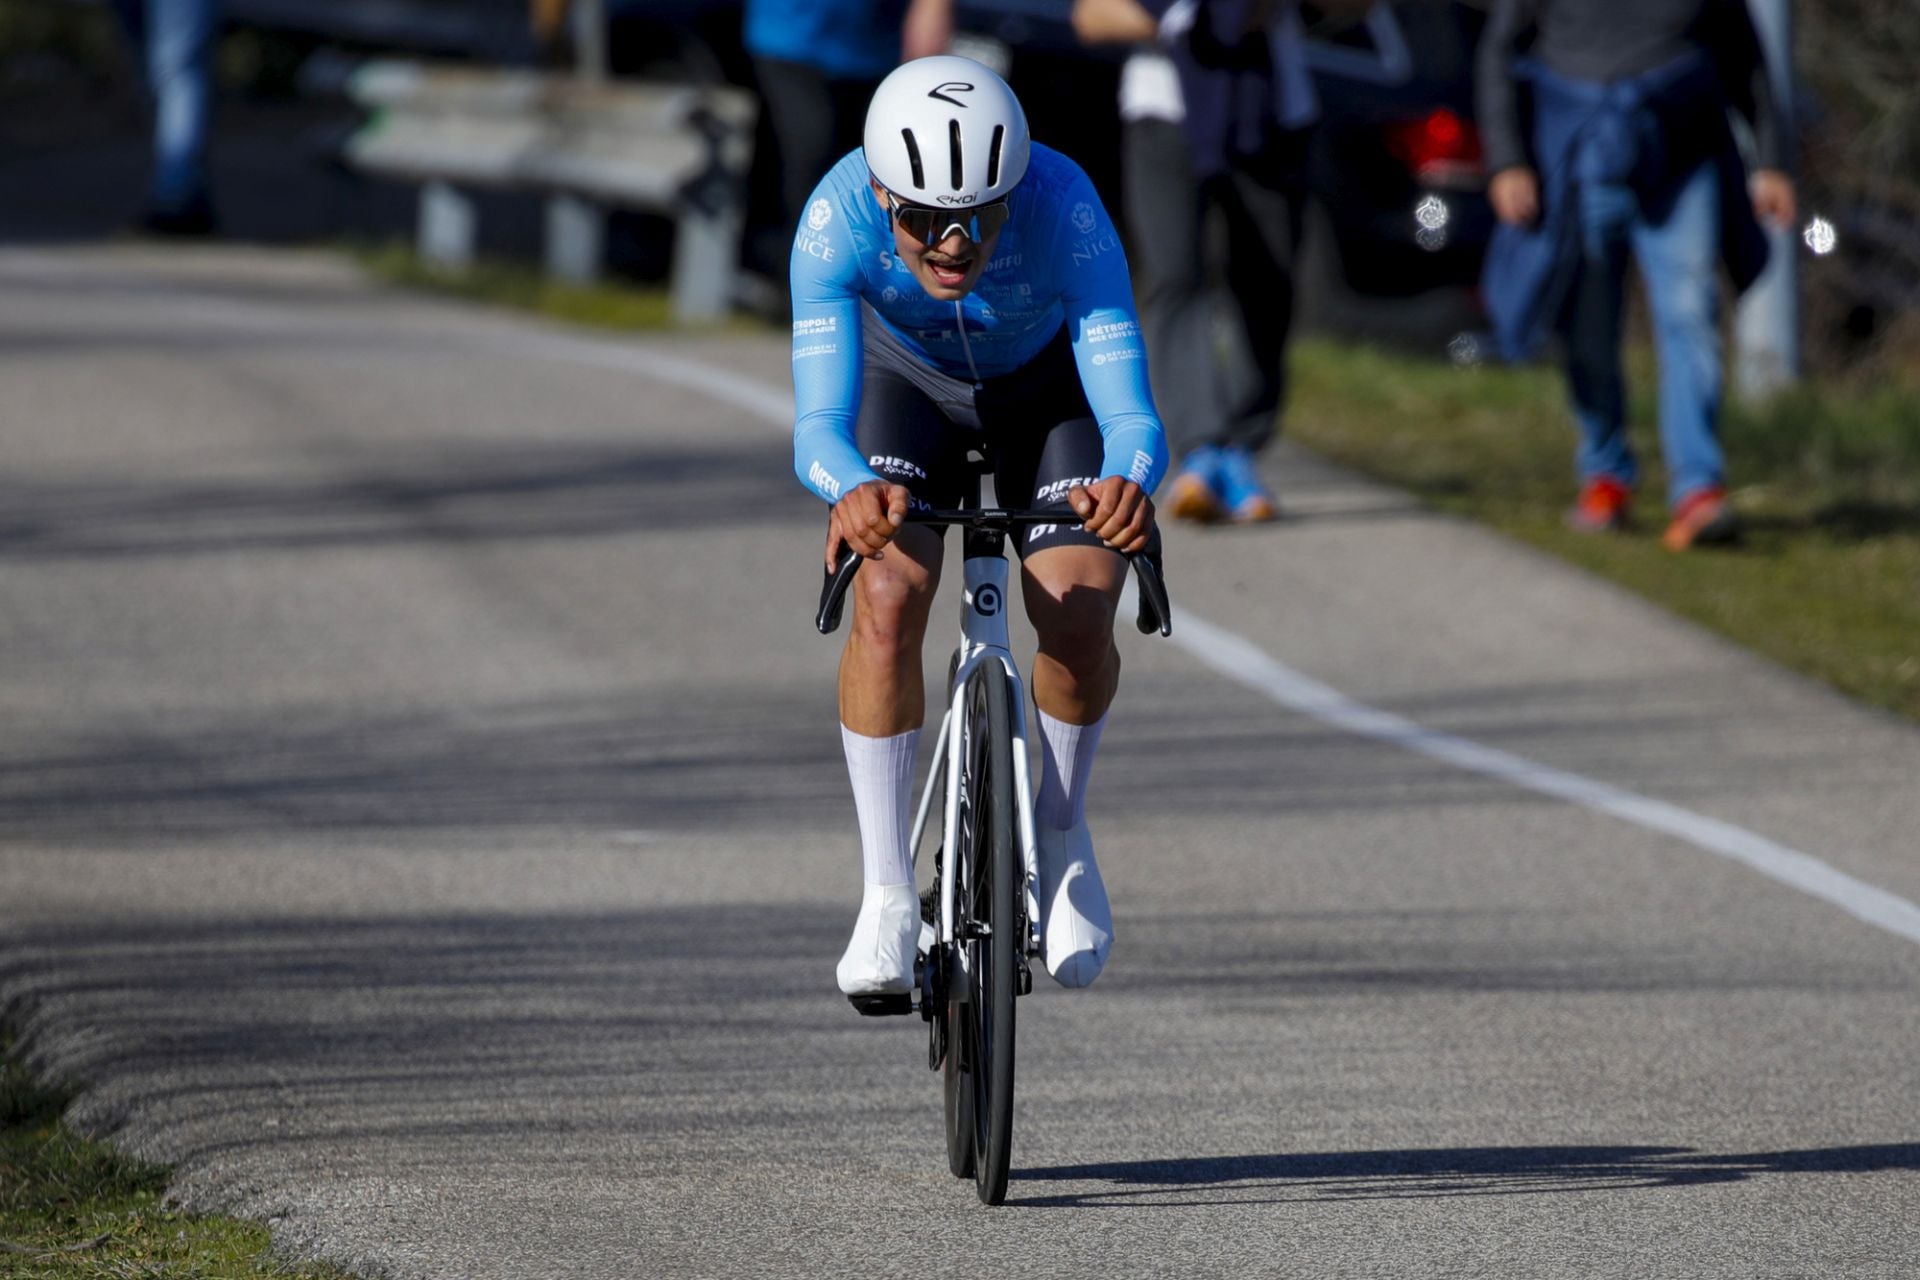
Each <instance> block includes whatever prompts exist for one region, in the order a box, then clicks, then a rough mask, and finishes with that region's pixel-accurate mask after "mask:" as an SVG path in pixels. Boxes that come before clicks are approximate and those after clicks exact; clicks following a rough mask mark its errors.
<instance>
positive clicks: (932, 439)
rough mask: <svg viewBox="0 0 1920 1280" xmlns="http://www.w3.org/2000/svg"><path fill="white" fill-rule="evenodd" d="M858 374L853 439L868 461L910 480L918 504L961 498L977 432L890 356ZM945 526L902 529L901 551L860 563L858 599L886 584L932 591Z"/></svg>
mask: <svg viewBox="0 0 1920 1280" xmlns="http://www.w3.org/2000/svg"><path fill="white" fill-rule="evenodd" d="M861 381H862V388H861V395H860V413H859V416H858V417H857V418H856V419H855V421H854V440H855V442H856V443H857V444H858V446H859V448H860V452H861V454H862V456H864V457H865V458H866V459H867V465H868V466H870V467H872V468H873V469H874V471H875V472H877V473H878V474H879V475H880V477H881V478H882V479H884V480H886V481H888V482H889V483H892V484H898V485H903V486H905V487H906V489H907V491H908V492H909V493H911V494H912V495H913V500H912V505H913V506H914V507H915V508H917V509H920V510H931V509H933V508H937V507H953V506H957V505H958V504H959V502H960V497H961V494H962V493H964V492H965V491H966V481H967V472H966V467H967V461H966V446H967V443H968V440H969V438H970V436H971V434H972V433H971V432H969V431H967V430H966V429H965V428H962V427H957V426H955V425H954V424H953V423H952V422H951V421H950V420H949V419H948V418H947V416H946V414H945V413H943V412H942V411H941V409H940V406H939V405H938V404H936V403H935V401H934V400H933V398H932V396H930V395H928V393H927V392H926V390H925V389H923V388H922V387H920V386H918V385H916V382H915V380H914V379H912V378H910V377H908V376H906V375H905V374H904V373H903V372H902V371H901V370H899V369H898V368H894V367H890V366H889V363H888V362H886V361H881V360H872V359H870V360H868V361H867V362H866V365H865V367H864V369H863V371H862V379H861ZM945 532H946V530H945V529H944V528H939V527H932V526H922V525H909V526H908V527H906V528H904V529H902V530H900V532H899V533H898V534H896V535H895V536H894V542H893V546H894V549H895V550H897V551H899V552H901V553H903V554H902V555H890V556H882V557H881V558H880V559H879V560H876V561H872V562H870V563H869V564H867V565H866V566H865V567H864V568H862V569H861V571H860V574H859V576H858V577H856V578H855V579H854V585H855V589H856V600H858V599H860V598H862V597H868V596H872V595H874V594H875V593H882V592H884V593H901V592H904V593H906V594H908V595H910V596H921V597H923V598H924V597H930V596H931V593H932V590H933V588H934V587H935V586H937V585H938V583H939V578H940V561H941V555H942V547H943V545H944V538H943V536H942V535H944V534H945ZM922 607H924V599H923V602H922Z"/></svg>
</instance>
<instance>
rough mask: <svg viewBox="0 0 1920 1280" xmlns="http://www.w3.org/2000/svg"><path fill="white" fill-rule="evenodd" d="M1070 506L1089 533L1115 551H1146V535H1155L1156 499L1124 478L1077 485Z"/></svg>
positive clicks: (1115, 477) (1068, 498)
mask: <svg viewBox="0 0 1920 1280" xmlns="http://www.w3.org/2000/svg"><path fill="white" fill-rule="evenodd" d="M1067 505H1068V506H1070V507H1072V508H1073V513H1074V514H1075V515H1077V516H1079V517H1080V519H1081V521H1082V523H1083V524H1084V525H1085V526H1086V530H1087V532H1088V533H1091V534H1093V535H1094V536H1095V537H1097V538H1099V539H1100V541H1102V542H1104V543H1106V544H1107V545H1108V546H1110V547H1112V548H1113V549H1114V550H1115V551H1119V552H1122V553H1124V554H1127V555H1132V554H1133V553H1134V552H1136V551H1145V550H1146V549H1147V535H1148V534H1150V533H1152V532H1153V499H1151V498H1149V497H1148V496H1147V493H1146V490H1144V489H1142V488H1141V487H1140V486H1139V485H1137V484H1135V483H1134V482H1133V481H1131V480H1129V479H1127V478H1126V477H1125V476H1108V477H1107V478H1106V479H1105V480H1100V481H1096V482H1095V483H1093V484H1090V485H1086V484H1077V485H1075V486H1073V488H1072V490H1071V491H1069V492H1068V494H1067Z"/></svg>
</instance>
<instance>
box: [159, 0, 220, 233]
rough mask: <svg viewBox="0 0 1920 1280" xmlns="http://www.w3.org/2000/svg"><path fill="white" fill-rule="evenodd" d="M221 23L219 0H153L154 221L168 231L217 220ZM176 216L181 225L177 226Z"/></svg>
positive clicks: (185, 228) (193, 227)
mask: <svg viewBox="0 0 1920 1280" xmlns="http://www.w3.org/2000/svg"><path fill="white" fill-rule="evenodd" d="M219 25H220V12H219V4H218V2H217V0H147V13H146V32H145V34H146V61H147V78H148V81H149V83H150V84H151V87H152V91H153V99H154V126H153V147H154V168H153V180H152V184H151V189H150V195H149V220H150V221H151V222H153V223H155V224H156V225H157V226H159V228H160V229H162V230H166V229H179V230H204V229H207V226H210V224H211V214H210V211H209V209H208V201H207V137H208V133H209V128H210V124H211V118H212V112H213V46H214V40H215V38H216V37H217V36H218V34H219ZM169 220H172V221H177V222H179V224H180V225H179V226H178V227H177V228H174V227H172V226H170V225H169ZM189 223H191V224H193V225H188V224H189ZM202 223H205V224H207V226H203V225H201V224H202Z"/></svg>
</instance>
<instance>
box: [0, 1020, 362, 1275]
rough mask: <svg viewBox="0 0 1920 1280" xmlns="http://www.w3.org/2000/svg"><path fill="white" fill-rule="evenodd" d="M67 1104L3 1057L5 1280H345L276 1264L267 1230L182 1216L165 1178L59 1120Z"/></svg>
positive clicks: (0, 1179) (0, 1168)
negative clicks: (169, 1199) (168, 1200)
mask: <svg viewBox="0 0 1920 1280" xmlns="http://www.w3.org/2000/svg"><path fill="white" fill-rule="evenodd" d="M67 1101H68V1099H67V1098H66V1096H64V1095H62V1094H60V1093H58V1092H55V1091H53V1090H49V1089H45V1088H42V1087H40V1086H38V1085H36V1084H35V1083H34V1082H33V1080H32V1079H31V1078H30V1077H29V1076H28V1075H27V1073H26V1071H25V1070H23V1069H22V1068H21V1067H20V1066H19V1064H18V1063H17V1062H15V1061H14V1060H13V1058H12V1054H11V1052H10V1051H9V1052H7V1053H6V1054H5V1056H4V1057H3V1058H0V1275H5V1276H7V1277H9V1278H10V1280H82V1278H85V1280H105V1278H107V1277H112V1278H114V1280H254V1278H256V1277H267V1276H273V1277H279V1278H280V1280H345V1273H343V1272H340V1271H335V1270H333V1269H331V1268H326V1267H318V1266H311V1265H304V1266H293V1265H289V1264H287V1263H284V1262H282V1261H281V1260H280V1259H278V1258H276V1257H275V1256H274V1255H273V1253H272V1250H271V1247H270V1245H269V1241H268V1236H267V1229H266V1228H265V1227H263V1226H260V1225H258V1224H256V1223H251V1222H239V1221H236V1220H234V1219H232V1218H221V1217H209V1216H203V1215H198V1214H185V1213H179V1212H176V1211H174V1210H172V1209H169V1208H168V1207H167V1206H166V1204H165V1202H164V1199H163V1197H164V1193H165V1190H166V1182H167V1171H166V1170H165V1169H164V1168H162V1167H160V1166H157V1165H150V1164H143V1163H141V1162H139V1161H136V1160H129V1159H127V1158H125V1157H124V1156H121V1155H119V1154H118V1153H116V1152H114V1151H113V1150H111V1149H110V1148H108V1147H106V1146H103V1145H101V1144H100V1143H97V1142H89V1141H87V1140H86V1139H84V1138H81V1137H79V1136H78V1135H76V1134H75V1133H74V1132H73V1131H72V1130H70V1129H68V1128H67V1127H66V1126H65V1125H64V1124H62V1123H61V1122H60V1116H61V1113H62V1112H63V1111H64V1110H65V1108H66V1103H67Z"/></svg>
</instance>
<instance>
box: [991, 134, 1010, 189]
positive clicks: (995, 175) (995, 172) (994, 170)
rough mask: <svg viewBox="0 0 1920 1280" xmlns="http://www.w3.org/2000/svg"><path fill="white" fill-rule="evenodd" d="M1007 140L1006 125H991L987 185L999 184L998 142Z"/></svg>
mask: <svg viewBox="0 0 1920 1280" xmlns="http://www.w3.org/2000/svg"><path fill="white" fill-rule="evenodd" d="M1006 140H1007V126H1005V125H1003V124H997V125H995V126H993V145H992V146H989V147H988V148H987V185H988V186H989V187H997V186H999V185H1000V144H1001V143H1003V142H1005V141H1006Z"/></svg>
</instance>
